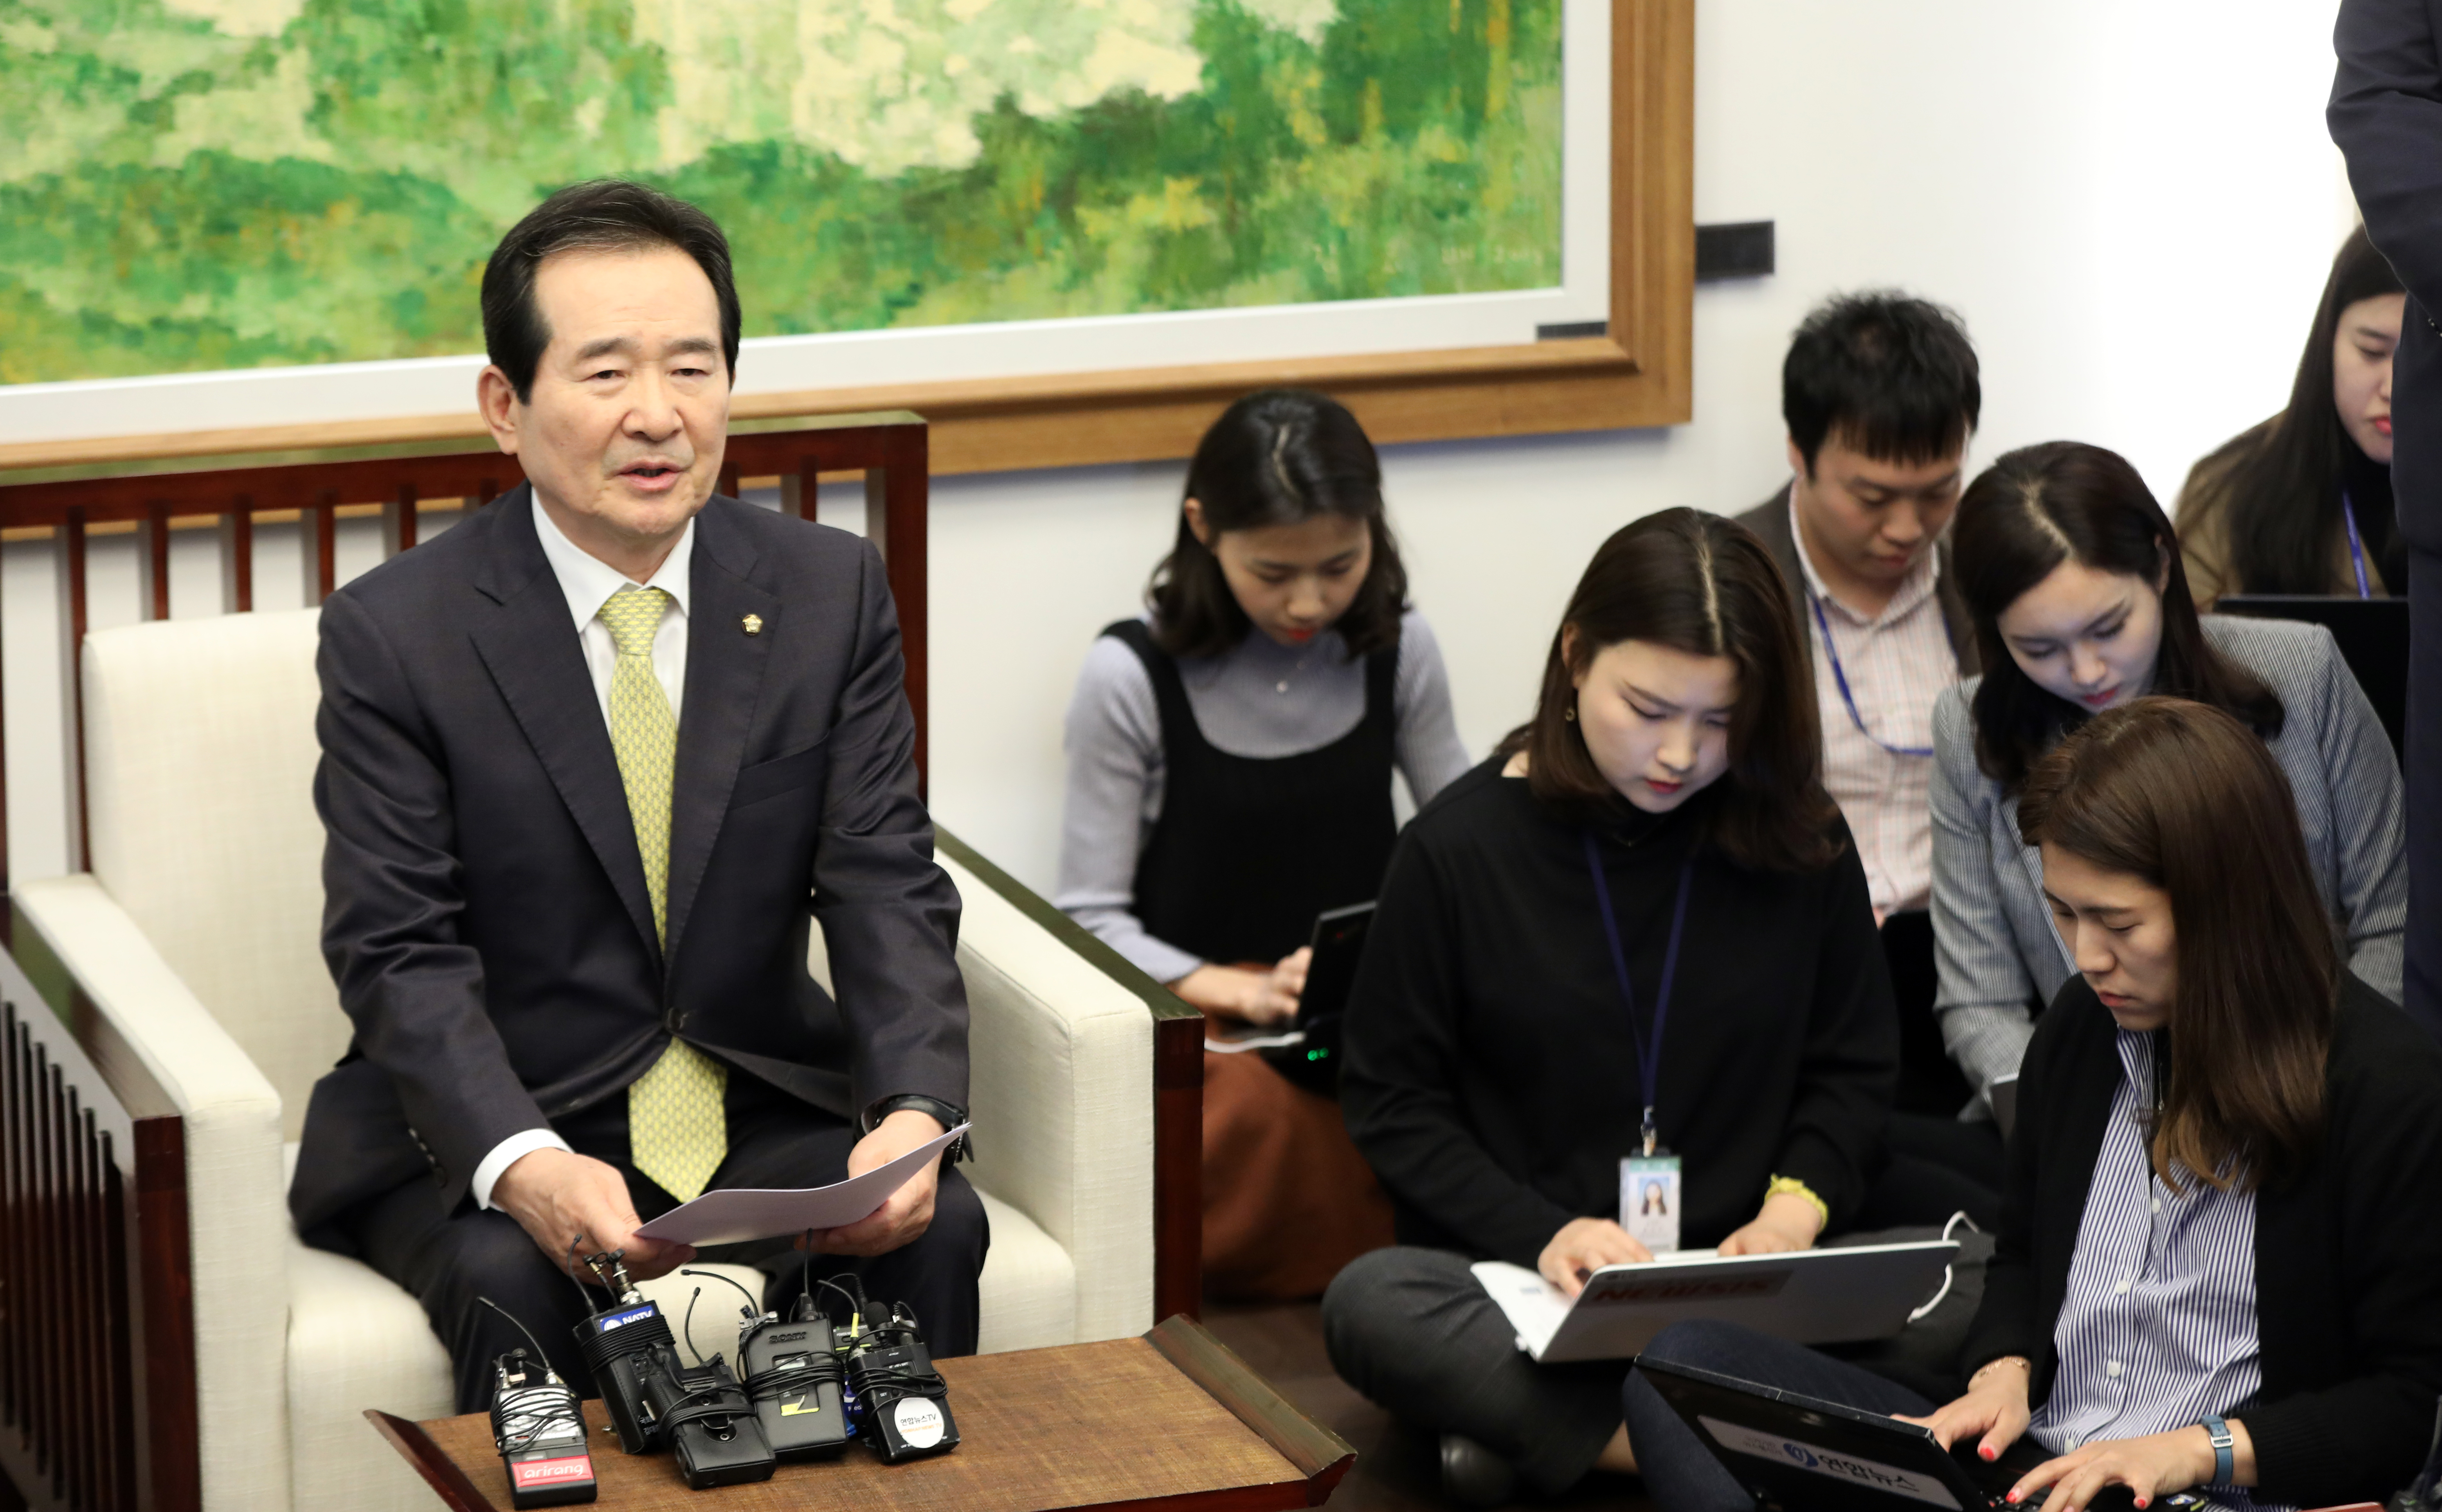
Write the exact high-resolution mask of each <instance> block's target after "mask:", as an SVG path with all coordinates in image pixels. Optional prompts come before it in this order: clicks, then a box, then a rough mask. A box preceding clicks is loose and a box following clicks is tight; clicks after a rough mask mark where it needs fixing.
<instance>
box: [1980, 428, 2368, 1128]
mask: <svg viewBox="0 0 2442 1512" xmlns="http://www.w3.org/2000/svg"><path fill="white" fill-rule="evenodd" d="M1953 529H1954V531H1955V535H1954V537H1953V540H1952V548H1951V560H1952V563H1953V565H1954V570H1955V571H1956V572H1957V573H1958V574H1959V592H1960V594H1961V596H1962V597H1963V598H1964V599H1965V600H1966V602H1967V607H1968V612H1969V613H1970V615H1971V616H1972V617H1973V618H1974V620H1975V624H1976V635H1977V647H1978V649H1979V650H1980V651H1981V653H1982V657H1983V665H1984V666H1985V668H1986V671H1985V673H1984V675H1983V676H1981V677H1978V678H1971V679H1968V680H1967V681H1965V682H1963V683H1959V684H1957V685H1956V686H1954V687H1952V688H1950V689H1949V690H1948V691H1946V692H1944V693H1943V694H1942V695H1941V701H1940V702H1939V703H1938V704H1937V705H1936V706H1935V710H1934V718H1933V739H1934V752H1935V756H1934V779H1933V932H1934V946H1935V960H1936V964H1937V967H1938V969H1939V970H1940V973H1941V988H1940V991H1939V993H1937V995H1936V997H1935V999H1934V1011H1935V1013H1936V1014H1937V1015H1938V1016H1939V1018H1940V1020H1941V1033H1942V1042H1943V1044H1944V1045H1945V1046H1946V1047H1948V1048H1949V1051H1950V1057H1951V1059H1952V1060H1953V1061H1955V1062H1957V1063H1958V1065H1959V1069H1960V1070H1961V1071H1963V1072H1965V1073H1966V1076H1967V1079H1968V1081H1969V1082H1970V1083H1971V1084H1974V1085H1976V1086H1977V1087H1984V1088H1989V1087H1990V1085H1991V1084H1992V1082H1993V1080H1994V1078H1996V1077H2000V1076H2008V1075H2013V1074H2014V1073H2015V1072H2016V1071H2017V1069H2018V1061H2019V1058H2020V1057H2021V1056H2022V1055H2023V1054H2024V1053H2025V1051H2026V1047H2027V1041H2028V1039H2029V1038H2030V1037H2031V1036H2032V1034H2033V1032H2034V1025H2033V1010H2034V1008H2035V1007H2036V1005H2039V1004H2042V1003H2048V1002H2050V1000H2051V998H2052V995H2053V994H2054V993H2057V992H2058V991H2059V990H2060V986H2061V984H2062V983H2063V982H2064V981H2066V980H2067V979H2068V977H2069V975H2071V973H2072V971H2073V969H2074V968H2073V967H2072V966H2071V965H2070V962H2069V958H2068V951H2067V950H2066V949H2065V948H2064V947H2063V946H2062V944H2061V941H2060V937H2059V936H2058V935H2057V934H2055V933H2054V932H2053V929H2052V919H2051V912H2050V908H2049V907H2048V906H2047V905H2046V903H2045V902H2044V893H2043V863H2042V861H2041V859H2040V858H2039V856H2038V855H2037V853H2036V852H2035V850H2034V849H2033V848H2032V847H2028V846H2026V845H2023V844H2021V843H2020V841H2019V838H2018V797H2017V794H2018V790H2019V787H2020V785H2021V783H2022V782H2023V781H2024V779H2025V776H2026V773H2027V769H2028V768H2029V766H2031V765H2032V763H2033V761H2034V759H2035V757H2037V756H2040V755H2042V754H2043V753H2044V752H2045V751H2046V750H2048V749H2050V746H2051V745H2052V744H2053V743H2054V742H2055V741H2057V740H2058V739H2059V738H2061V737H2062V736H2063V735H2065V734H2066V733H2068V730H2070V729H2072V728H2074V727H2075V726H2076V725H2078V724H2081V723H2083V722H2084V721H2085V720H2086V719H2087V717H2088V716H2089V715H2091V714H2095V713H2099V712H2101V711H2102V710H2104V709H2106V708H2111V707H2114V706H2116V705H2119V704H2122V703H2125V702H2128V701H2131V700H2133V699H2137V698H2141V697H2142V696H2144V695H2145V694H2148V693H2167V694H2173V695H2176V696H2178V697H2180V698H2186V699H2194V700H2196V701H2198V702H2202V703H2211V704H2214V706H2216V707H2218V708H2221V709H2224V710H2226V711H2228V712H2229V713H2231V714H2232V715H2234V716H2236V717H2237V718H2238V720H2240V721H2241V722H2242V723H2244V724H2246V725H2247V726H2249V727H2250V728H2251V729H2252V730H2254V731H2255V733H2256V734H2257V735H2258V736H2260V737H2261V738H2263V739H2264V742H2265V744H2266V745H2267V746H2268V747H2269V749H2270V750H2271V752H2272V755H2273V758H2274V759H2275V760H2277V761H2278V762H2279V763H2280V765H2281V770H2282V772H2283V774H2286V775H2287V777H2288V779H2289V789H2290V792H2291V794H2292V796H2294V797H2295V798H2296V800H2297V804H2298V818H2299V821H2300V824H2301V826H2302V828H2303V829H2305V836H2306V848H2307V851H2308V854H2309V856H2310V858H2311V860H2312V862H2313V864H2314V871H2315V882H2316V885H2317V887H2318V888H2319V890H2320V891H2321V892H2322V895H2323V899H2324V904H2325V906H2326V907H2328V908H2329V909H2330V910H2331V915H2332V923H2333V928H2334V930H2335V933H2336V934H2337V936H2338V937H2339V938H2342V940H2343V941H2344V942H2345V953H2346V956H2347V960H2348V966H2349V970H2350V971H2351V972H2353V973H2354V974H2356V975H2358V976H2360V977H2361V978H2363V979H2364V980H2365V982H2366V983H2367V984H2368V985H2369V986H2371V987H2373V988H2374V989H2375V990H2376V991H2378V992H2379V993H2382V994H2383V995H2384V996H2385V997H2388V998H2390V999H2391V1000H2392V1001H2394V1002H2397V1001H2399V998H2400V992H2401V987H2400V974H2401V944H2402V930H2403V929H2404V927H2405V924H2406V920H2407V911H2408V867H2407V863H2406V860H2405V858H2404V855H2403V851H2402V844H2403V839H2404V835H2405V830H2406V815H2405V811H2404V809H2403V805H2402V797H2401V786H2400V775H2399V766H2398V763H2397V761H2396V759H2395V758H2394V757H2393V756H2392V752H2391V746H2390V743H2389V741H2388V739H2387V738H2385V737H2384V735H2383V731H2382V725H2381V723H2380V721H2379V720H2377V718H2376V717H2375V712H2374V707H2373V705H2372V704H2370V703H2369V702H2367V701H2366V697H2365V694H2364V692H2363V691H2361V690H2360V688H2359V686H2358V684H2357V680H2356V679H2355V678H2353V677H2352V676H2351V675H2350V673H2349V669H2348V667H2347V665H2345V664H2344V663H2342V660H2341V656H2340V651H2339V648H2338V647H2335V646H2334V645H2333V643H2332V637H2331V632H2330V631H2328V630H2325V629H2324V628H2322V627H2321V626H2315V625H2302V624H2292V623H2289V622H2287V621H2280V620H2251V619H2236V618H2225V617H2222V616H2219V615H2211V616H2199V615H2198V614H2197V613H2196V602H2195V600H2194V599H2193V598H2191V597H2190V596H2189V592H2188V583H2187V574H2186V570H2185V568H2184V566H2183V565H2182V564H2181V562H2180V559H2179V547H2178V537H2176V536H2175V535H2174V534H2173V532H2172V529H2171V522H2170V520H2169V519H2167V518H2165V517H2164V515H2163V513H2162V507H2161V505H2160V504H2159V503H2157V502H2156V501H2155V500H2154V496H2153V494H2152V493H2151V492H2150V491H2148V490H2147V488H2146V487H2145V483H2144V480H2143V479H2141V478H2140V477H2139V476H2138V475H2137V470H2136V469H2135V468H2134V467H2131V466H2130V465H2128V464H2127V462H2126V461H2124V460H2123V458H2121V457H2120V456H2119V455H2117V454H2116V453H2113V452H2109V451H2105V450H2104V449H2103V448H2102V447H2100V446H2084V445H2080V444H2078V443H2075V442H2051V443H2049V444H2047V445H2044V446H2028V447H2023V448H2021V449H2019V450H2017V451H2013V452H2011V453H2009V454H2008V455H2007V456H2004V457H2003V458H2001V460H2000V461H1998V462H1996V463H1995V464H1994V465H1993V466H1991V467H1990V468H1988V469H1986V471H1985V472H1984V474H1983V475H1982V476H1981V477H1979V478H1977V480H1976V482H1975V483H1973V484H1971V485H1970V486H1969V488H1968V490H1967V493H1966V495H1965V497H1964V498H1962V499H1961V500H1960V501H1959V519H1958V523H1957V524H1956V525H1955V526H1954V527H1953ZM2232 883H2233V884H2240V885H2243V884H2244V879H2236V878H2233V879H2232Z"/></svg>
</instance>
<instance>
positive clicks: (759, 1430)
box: [645, 1344, 778, 1491]
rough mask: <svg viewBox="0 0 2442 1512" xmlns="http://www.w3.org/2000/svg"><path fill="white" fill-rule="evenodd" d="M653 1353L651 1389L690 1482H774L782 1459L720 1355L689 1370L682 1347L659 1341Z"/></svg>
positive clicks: (697, 1485)
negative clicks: (775, 1455) (682, 1361)
mask: <svg viewBox="0 0 2442 1512" xmlns="http://www.w3.org/2000/svg"><path fill="white" fill-rule="evenodd" d="M653 1355H654V1366H655V1368H654V1369H653V1370H652V1372H651V1373H650V1374H649V1375H647V1376H646V1378H645V1393H646V1395H647V1399H649V1400H650V1401H651V1403H652V1406H653V1415H654V1416H655V1417H656V1418H657V1419H659V1420H660V1422H661V1425H662V1430H663V1431H664V1432H665V1434H667V1435H668V1438H669V1443H670V1456H671V1458H673V1459H675V1460H677V1461H678V1464H679V1473H680V1474H681V1475H683V1476H684V1477H685V1478H686V1484H687V1485H689V1486H690V1487H692V1488H693V1489H695V1490H698V1491H703V1490H709V1489H711V1488H712V1487H713V1486H716V1485H745V1484H746V1483H748V1482H750V1481H768V1480H770V1479H771V1478H772V1471H773V1469H774V1468H775V1466H776V1465H777V1463H778V1462H777V1461H775V1460H774V1459H773V1457H772V1446H771V1445H770V1444H769V1443H767V1442H766V1441H765V1440H764V1437H763V1425H762V1423H761V1422H760V1421H758V1420H757V1419H756V1415H755V1408H754V1406H753V1404H751V1403H749V1402H748V1401H747V1400H746V1394H745V1393H744V1392H742V1391H740V1390H738V1377H737V1376H735V1375H731V1374H730V1372H729V1367H728V1365H726V1364H725V1363H723V1362H722V1360H721V1358H720V1356H718V1355H715V1356H714V1357H712V1360H711V1363H709V1364H705V1365H699V1366H697V1367H696V1368H695V1369H693V1370H683V1369H681V1368H680V1366H679V1357H678V1351H677V1350H675V1349H673V1348H671V1347H670V1346H669V1345H667V1344H657V1345H655V1346H654V1348H653Z"/></svg>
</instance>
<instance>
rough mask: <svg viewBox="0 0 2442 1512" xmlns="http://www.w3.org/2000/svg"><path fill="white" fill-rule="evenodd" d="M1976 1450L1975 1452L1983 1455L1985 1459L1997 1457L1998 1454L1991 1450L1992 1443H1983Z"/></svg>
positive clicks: (1989, 1459)
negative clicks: (1982, 1445)
mask: <svg viewBox="0 0 2442 1512" xmlns="http://www.w3.org/2000/svg"><path fill="white" fill-rule="evenodd" d="M1976 1452H1977V1453H1978V1454H1981V1455H1983V1456H1984V1458H1985V1459H1986V1460H1987V1461H1991V1460H1994V1459H1997V1458H1999V1456H1998V1455H1996V1454H1995V1453H1994V1452H1993V1446H1992V1445H1990V1444H1987V1445H1985V1446H1984V1447H1983V1448H1979V1449H1977V1451H1976Z"/></svg>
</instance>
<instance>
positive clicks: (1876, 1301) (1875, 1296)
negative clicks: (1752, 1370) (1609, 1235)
mask: <svg viewBox="0 0 2442 1512" xmlns="http://www.w3.org/2000/svg"><path fill="white" fill-rule="evenodd" d="M1958 1254H1959V1245H1958V1242H1957V1241H1955V1240H1950V1239H1928V1240H1923V1241H1918V1242H1915V1243H1910V1244H1897V1245H1850V1246H1842V1247H1839V1248H1830V1249H1799V1250H1795V1251H1792V1252H1790V1253H1786V1254H1777V1255H1736V1256H1731V1257H1728V1258H1724V1257H1722V1255H1720V1254H1718V1253H1716V1252H1715V1251H1713V1250H1710V1249H1683V1250H1680V1251H1679V1252H1678V1253H1677V1254H1670V1255H1663V1256H1660V1257H1658V1258H1656V1259H1653V1260H1649V1261H1646V1262H1644V1263H1643V1264H1640V1265H1633V1266H1604V1267H1603V1268H1602V1269H1600V1270H1597V1271H1595V1273H1594V1274H1593V1275H1592V1276H1591V1277H1589V1278H1587V1281H1586V1285H1585V1289H1584V1290H1583V1291H1581V1292H1579V1293H1577V1296H1576V1301H1574V1302H1572V1301H1570V1300H1569V1299H1568V1298H1566V1297H1564V1296H1562V1295H1561V1294H1560V1288H1559V1287H1558V1286H1555V1285H1553V1284H1551V1283H1550V1282H1548V1281H1545V1280H1544V1279H1543V1278H1542V1277H1541V1276H1540V1275H1538V1274H1536V1273H1535V1272H1534V1271H1531V1270H1529V1269H1527V1268H1526V1267H1525V1266H1513V1265H1510V1264H1508V1263H1506V1262H1505V1261H1499V1260H1487V1261H1484V1262H1482V1263H1480V1264H1478V1265H1477V1266H1474V1267H1473V1268H1474V1271H1475V1279H1476V1281H1477V1282H1478V1283H1479V1284H1481V1285H1482V1286H1483V1287H1484V1289H1485V1292H1486V1293H1488V1294H1489V1295H1490V1296H1491V1298H1492V1300H1493V1301H1494V1302H1496V1303H1499V1304H1500V1306H1501V1311H1502V1314H1503V1316H1504V1317H1506V1318H1507V1319H1508V1320H1509V1326H1510V1327H1511V1328H1513V1329H1515V1330H1517V1333H1518V1347H1519V1348H1520V1349H1522V1350H1523V1351H1525V1352H1526V1353H1527V1354H1529V1355H1531V1356H1533V1357H1535V1359H1536V1360H1537V1361H1538V1362H1539V1363H1541V1364H1547V1365H1548V1364H1557V1363H1561V1362H1564V1361H1569V1360H1579V1359H1626V1358H1628V1357H1630V1356H1631V1355H1634V1354H1636V1353H1637V1352H1638V1351H1639V1350H1642V1349H1643V1348H1644V1347H1645V1346H1646V1345H1648V1344H1649V1343H1651V1342H1653V1336H1654V1335H1656V1334H1658V1333H1660V1332H1662V1330H1664V1329H1666V1328H1667V1327H1669V1326H1670V1325H1671V1324H1672V1323H1677V1322H1686V1321H1690V1320H1695V1319H1704V1320H1707V1321H1716V1322H1728V1323H1743V1324H1745V1325H1746V1326H1747V1327H1749V1328H1752V1329H1754V1330H1756V1331H1757V1332H1758V1333H1761V1334H1769V1335H1771V1336H1772V1337H1773V1338H1775V1339H1788V1340H1790V1341H1791V1342H1792V1343H1797V1344H1837V1343H1852V1342H1856V1341H1858V1340H1862V1339H1888V1338H1889V1337H1890V1336H1892V1335H1893V1334H1896V1333H1898V1332H1899V1331H1900V1330H1901V1329H1903V1328H1904V1327H1906V1326H1907V1321H1908V1315H1909V1314H1910V1313H1912V1312H1914V1311H1915V1310H1916V1309H1917V1308H1919V1307H1922V1306H1923V1305H1924V1303H1926V1302H1928V1301H1930V1300H1931V1299H1932V1298H1933V1296H1934V1294H1935V1293H1936V1292H1938V1291H1940V1290H1941V1284H1942V1278H1943V1276H1944V1274H1945V1273H1946V1272H1947V1271H1948V1269H1949V1266H1950V1263H1951V1261H1952V1260H1953V1259H1955V1258H1957V1256H1958Z"/></svg>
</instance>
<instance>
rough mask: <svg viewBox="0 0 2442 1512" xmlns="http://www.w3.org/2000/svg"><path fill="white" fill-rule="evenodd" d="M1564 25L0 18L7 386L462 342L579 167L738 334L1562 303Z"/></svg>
mask: <svg viewBox="0 0 2442 1512" xmlns="http://www.w3.org/2000/svg"><path fill="white" fill-rule="evenodd" d="M1560 7H1561V0H0V382H6V383H27V382H39V381H51V380H59V379H69V378H93V377H111V376H122V375H130V374H143V373H181V372H196V371H205V370H212V369H223V368H240V367H258V366H264V365H278V364H290V363H315V362H334V361H353V360H362V359H370V358H384V357H408V356H428V355H448V354H459V353H468V352H477V351H480V350H482V346H483V342H482V336H481V326H480V324H479V322H478V319H477V316H476V308H475V294H476V287H477V283H478V282H479V280H480V278H481V275H482V270H483V259H484V257H485V256H486V255H487V254H488V253H489V251H490V249H491V246H492V245H493V243H494V242H495V241H496V240H497V239H498V238H499V236H500V234H501V231H502V230H503V229H505V228H507V227H508V226H509V225H510V224H511V223H512V222H514V221H515V220H516V219H517V218H518V217H519V215H521V214H523V213H524V212H525V211H526V210H527V209H530V208H531V207H532V206H533V205H534V203H535V202H536V201H537V200H538V198H540V197H541V195H543V194H544V193H546V192H548V191H551V190H552V189H554V188H556V187H558V186H559V185H562V184H565V183H569V182H572V181H574V180H576V179H581V178H589V177H593V176H597V175H604V174H621V175H627V176H632V177H639V178H644V179H647V180H649V181H651V182H654V183H657V184H660V185H662V186H664V187H665V188H667V189H669V190H671V191H675V192H677V193H679V194H682V195H683V196H685V197H686V198H688V199H691V200H693V201H695V202H696V203H698V204H700V205H702V206H703V207H704V208H705V209H708V210H710V211H711V212H712V213H713V214H714V215H715V216H716V217H717V218H718V219H719V220H720V223H721V225H722V226H723V227H724V228H726V229H727V231H728V233H729V235H730V238H731V240H732V243H733V244H734V246H735V249H736V253H737V262H738V282H739V285H740V294H741V297H742V299H743V301H744V302H745V307H746V331H747V334H748V335H749V336H774V335H791V334H804V333H824V332H842V331H869V330H878V329H884V328H889V327H902V326H930V325H944V324H956V323H962V322H971V321H989V320H1010V319H1057V318H1066V317H1077V316H1108V315H1122V314H1132V313H1142V312H1153V311H1180V310H1206V309H1221V308H1232V307H1244V306H1254V305H1283V304H1300V303H1308V302H1315V301H1342V300H1358V299H1374V298H1381V297H1387V296H1401V295H1432V294H1462V293H1477V292H1484V291H1491V290H1504V289H1525V288H1543V287H1550V286H1552V285H1554V284H1557V283H1558V282H1559V277H1560V199H1561V178H1560V156H1561V99H1560V46H1561V35H1560V33H1561V13H1560Z"/></svg>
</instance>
